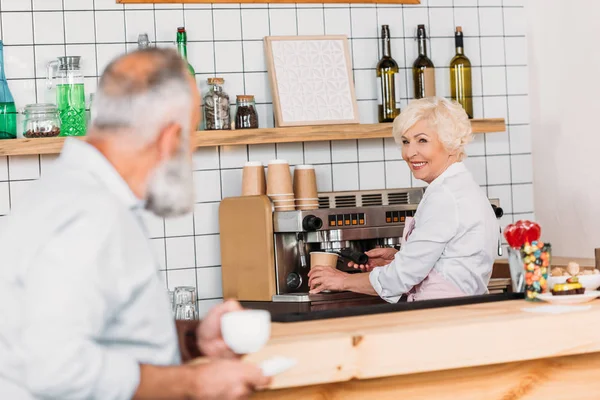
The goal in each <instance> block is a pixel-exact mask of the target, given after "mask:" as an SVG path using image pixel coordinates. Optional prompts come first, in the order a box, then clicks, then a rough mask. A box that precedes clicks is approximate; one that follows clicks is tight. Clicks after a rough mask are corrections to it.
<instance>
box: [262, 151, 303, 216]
mask: <svg viewBox="0 0 600 400" xmlns="http://www.w3.org/2000/svg"><path fill="white" fill-rule="evenodd" d="M267 195H268V196H269V197H270V198H271V200H272V201H273V205H274V206H275V211H294V210H295V209H296V205H295V203H294V191H293V185H292V174H291V173H290V164H289V163H288V162H287V161H286V160H271V161H269V166H268V168H267Z"/></svg>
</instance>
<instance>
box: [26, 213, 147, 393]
mask: <svg viewBox="0 0 600 400" xmlns="http://www.w3.org/2000/svg"><path fill="white" fill-rule="evenodd" d="M115 227H116V221H114V220H111V219H110V218H108V219H106V218H104V219H102V216H101V215H98V216H93V215H79V216H77V217H76V218H74V219H73V220H71V221H69V222H68V223H67V224H65V226H63V227H61V229H60V231H58V232H55V235H54V236H53V237H51V238H48V243H47V245H46V246H45V247H44V248H43V250H42V251H40V253H39V254H35V255H32V259H31V262H30V263H29V264H30V265H29V268H28V271H27V277H26V280H25V281H26V282H27V284H26V293H27V296H26V301H25V305H24V306H25V307H24V310H25V315H23V322H24V325H23V326H24V328H23V336H22V343H23V351H24V353H25V354H23V357H22V359H23V360H25V362H26V367H25V368H26V384H27V387H28V389H29V390H30V391H31V392H32V394H33V395H35V396H37V397H39V398H51V399H61V400H69V399H84V398H85V399H102V400H113V399H114V400H121V399H131V398H132V397H133V395H134V393H135V391H136V389H137V386H138V385H139V381H140V366H139V365H138V363H137V361H136V360H135V359H133V358H130V357H129V356H128V355H127V354H125V353H121V352H117V351H114V350H110V349H108V348H107V347H106V346H103V345H102V343H100V342H99V341H98V337H100V335H101V334H102V332H103V330H104V329H105V327H106V324H107V322H108V321H110V319H111V318H112V317H114V314H115V308H116V304H117V298H118V297H119V296H118V293H117V291H118V283H117V282H114V277H115V273H114V270H112V271H111V269H112V268H117V267H118V266H115V265H114V264H115V261H116V260H118V258H119V252H120V251H119V250H120V249H119V248H118V247H116V248H115V246H114V245H113V243H115V240H116V241H119V240H121V238H120V237H118V236H119V231H118V229H115ZM111 264H112V265H111ZM111 280H112V282H111Z"/></svg>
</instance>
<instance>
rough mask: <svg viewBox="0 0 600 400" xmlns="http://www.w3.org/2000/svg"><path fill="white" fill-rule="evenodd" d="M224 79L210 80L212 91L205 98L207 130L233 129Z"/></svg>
mask: <svg viewBox="0 0 600 400" xmlns="http://www.w3.org/2000/svg"><path fill="white" fill-rule="evenodd" d="M224 83H225V80H224V79H223V78H208V85H209V86H210V89H209V91H208V93H207V94H206V96H204V121H206V130H219V129H231V120H230V118H229V95H228V94H227V93H225V92H224V91H223V84H224Z"/></svg>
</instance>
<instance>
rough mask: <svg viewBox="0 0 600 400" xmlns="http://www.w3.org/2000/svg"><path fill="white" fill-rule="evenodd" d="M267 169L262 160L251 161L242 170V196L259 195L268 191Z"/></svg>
mask: <svg viewBox="0 0 600 400" xmlns="http://www.w3.org/2000/svg"><path fill="white" fill-rule="evenodd" d="M266 189H267V183H266V180H265V170H264V167H263V165H262V163H261V162H259V161H250V162H247V163H246V165H244V169H243V171H242V196H257V195H262V194H265V193H266Z"/></svg>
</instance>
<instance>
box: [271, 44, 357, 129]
mask: <svg viewBox="0 0 600 400" xmlns="http://www.w3.org/2000/svg"><path fill="white" fill-rule="evenodd" d="M265 52H266V60H267V69H268V71H269V79H270V83H271V92H272V94H273V109H274V113H275V125H276V126H277V127H282V126H303V125H329V124H358V123H359V118H358V104H357V102H356V93H355V91H354V81H353V79H352V63H351V62H350V51H349V48H348V38H347V37H346V36H339V35H325V36H267V37H265Z"/></svg>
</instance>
